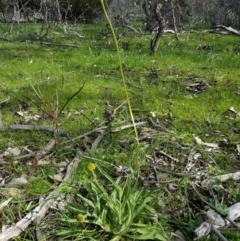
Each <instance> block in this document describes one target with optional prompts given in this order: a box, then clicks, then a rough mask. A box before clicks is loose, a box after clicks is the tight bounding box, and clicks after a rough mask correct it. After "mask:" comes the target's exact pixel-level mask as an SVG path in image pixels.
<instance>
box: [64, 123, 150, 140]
mask: <svg viewBox="0 0 240 241" xmlns="http://www.w3.org/2000/svg"><path fill="white" fill-rule="evenodd" d="M146 123H147V122H146V121H142V122H137V123H135V126H141V125H144V124H146ZM133 127H134V125H133V124H129V125H125V126H120V127H116V128H113V129H111V130H110V131H111V132H119V131H122V130H125V129H129V128H133ZM107 128H108V126H102V127H97V128H95V129H93V130H91V131H88V132H86V133H84V134H82V135H80V136H77V137H75V138H72V139H71V140H69V141H65V142H63V144H67V143H69V142H74V141H76V140H79V139H82V138H83V137H85V136H89V135H91V134H93V133H102V132H103V131H104V130H105V129H107Z"/></svg>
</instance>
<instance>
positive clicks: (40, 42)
mask: <svg viewBox="0 0 240 241" xmlns="http://www.w3.org/2000/svg"><path fill="white" fill-rule="evenodd" d="M26 42H29V43H37V44H42V45H48V46H56V47H69V48H80V46H78V45H74V44H57V43H49V42H42V41H32V40H26Z"/></svg>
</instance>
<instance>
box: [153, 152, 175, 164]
mask: <svg viewBox="0 0 240 241" xmlns="http://www.w3.org/2000/svg"><path fill="white" fill-rule="evenodd" d="M158 153H159V154H161V155H163V156H166V157H167V158H169V159H171V160H172V161H175V162H177V163H178V162H179V160H178V159H177V158H175V157H172V156H171V155H169V154H167V153H165V152H164V151H158Z"/></svg>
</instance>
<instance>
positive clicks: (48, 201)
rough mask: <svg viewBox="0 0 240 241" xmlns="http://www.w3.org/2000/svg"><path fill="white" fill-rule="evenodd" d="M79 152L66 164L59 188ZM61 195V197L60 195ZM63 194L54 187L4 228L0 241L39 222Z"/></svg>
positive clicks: (67, 176)
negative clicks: (23, 214)
mask: <svg viewBox="0 0 240 241" xmlns="http://www.w3.org/2000/svg"><path fill="white" fill-rule="evenodd" d="M79 156H80V152H79V151H78V152H77V154H76V156H75V158H74V159H73V160H72V161H71V163H70V164H69V165H68V167H67V170H66V175H65V177H64V179H63V181H62V183H61V184H60V185H59V186H58V187H59V188H58V189H59V190H61V187H62V186H64V185H66V184H65V183H66V181H68V180H69V179H70V178H71V175H72V173H73V171H74V169H75V168H76V167H77V166H78V164H79V162H80V159H79ZM61 196H62V197H61ZM63 196H64V195H63V194H61V193H59V192H58V191H57V190H56V189H55V190H54V191H52V192H51V193H50V194H49V195H48V196H47V197H46V198H45V199H44V200H43V201H41V203H40V204H39V205H38V206H37V207H36V208H35V209H34V210H33V211H31V212H30V213H28V214H27V215H26V216H25V217H24V218H23V219H21V220H20V221H19V222H17V223H16V224H15V225H14V226H11V227H10V228H8V229H6V230H5V231H3V232H2V233H1V234H0V240H1V241H7V240H10V239H12V238H14V237H17V236H18V235H20V234H21V232H23V231H24V230H25V229H26V228H27V227H28V226H29V225H30V224H31V223H32V222H34V223H39V222H40V221H41V220H42V218H43V217H44V216H45V214H46V212H47V211H48V209H49V208H50V207H51V206H53V205H54V203H55V201H56V200H57V199H58V200H59V198H63Z"/></svg>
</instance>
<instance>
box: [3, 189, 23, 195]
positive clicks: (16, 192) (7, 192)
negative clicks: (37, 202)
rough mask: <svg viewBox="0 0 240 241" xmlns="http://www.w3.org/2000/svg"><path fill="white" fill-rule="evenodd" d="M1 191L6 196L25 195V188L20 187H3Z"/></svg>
mask: <svg viewBox="0 0 240 241" xmlns="http://www.w3.org/2000/svg"><path fill="white" fill-rule="evenodd" d="M1 193H2V195H4V196H5V197H22V196H23V190H21V189H18V188H16V187H9V188H2V189H1Z"/></svg>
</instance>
